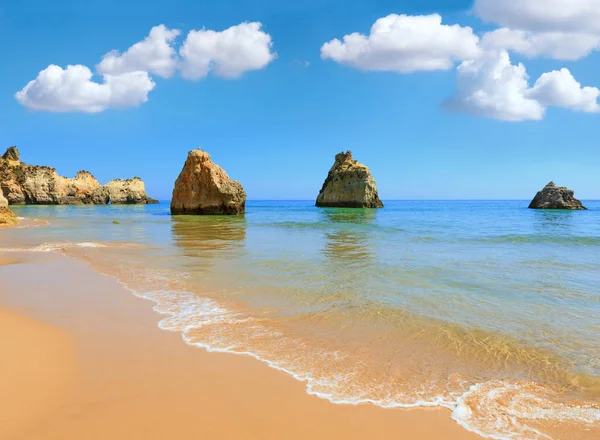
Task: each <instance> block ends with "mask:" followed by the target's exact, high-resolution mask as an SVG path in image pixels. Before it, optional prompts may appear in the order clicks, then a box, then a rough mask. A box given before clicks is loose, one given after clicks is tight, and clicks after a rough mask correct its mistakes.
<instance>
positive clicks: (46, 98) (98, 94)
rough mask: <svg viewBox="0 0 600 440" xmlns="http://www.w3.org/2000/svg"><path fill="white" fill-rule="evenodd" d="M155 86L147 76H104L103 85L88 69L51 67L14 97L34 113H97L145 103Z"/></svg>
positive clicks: (143, 74) (137, 73)
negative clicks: (35, 111) (95, 80)
mask: <svg viewBox="0 0 600 440" xmlns="http://www.w3.org/2000/svg"><path fill="white" fill-rule="evenodd" d="M154 85H155V84H154V82H153V81H152V80H151V79H150V77H149V76H148V73H146V72H130V73H126V74H123V75H105V76H104V82H103V83H101V84H100V83H97V82H94V81H92V72H91V70H90V69H89V68H88V67H86V66H82V65H76V66H68V67H67V68H66V69H62V68H61V67H59V66H55V65H50V66H48V67H47V68H46V69H44V70H42V71H41V72H40V73H39V75H38V76H37V78H36V79H35V80H33V81H30V82H29V84H27V85H26V86H25V87H24V88H23V89H22V90H21V91H19V92H17V93H16V95H15V97H16V99H17V100H18V101H19V102H20V103H21V104H22V105H24V106H25V107H27V108H29V109H32V110H39V111H48V112H77V111H78V112H87V113H97V112H101V111H103V110H106V109H108V108H111V107H116V108H120V107H129V106H135V105H139V104H141V103H143V102H146V101H147V100H148V93H149V92H150V91H151V90H152V89H153V88H154Z"/></svg>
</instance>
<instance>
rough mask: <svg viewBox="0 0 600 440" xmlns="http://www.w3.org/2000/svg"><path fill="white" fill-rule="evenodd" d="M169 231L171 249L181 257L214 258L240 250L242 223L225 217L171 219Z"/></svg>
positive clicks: (244, 222)
mask: <svg viewBox="0 0 600 440" xmlns="http://www.w3.org/2000/svg"><path fill="white" fill-rule="evenodd" d="M171 231H172V239H173V242H174V244H175V246H177V247H178V248H179V249H180V250H181V252H182V254H183V255H184V256H186V257H194V258H215V257H219V256H221V255H220V254H224V253H227V252H232V251H234V250H236V249H237V248H239V247H241V246H243V244H244V240H245V239H246V219H245V218H244V217H228V216H188V217H173V221H172V223H171ZM223 256H225V255H223Z"/></svg>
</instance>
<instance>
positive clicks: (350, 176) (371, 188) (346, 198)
mask: <svg viewBox="0 0 600 440" xmlns="http://www.w3.org/2000/svg"><path fill="white" fill-rule="evenodd" d="M316 205H317V206H319V207H335V208H383V203H382V202H381V200H379V195H378V193H377V185H376V183H375V179H374V178H373V175H372V174H371V171H369V168H367V167H366V166H365V165H363V164H361V163H359V162H358V161H356V160H354V159H353V158H352V152H351V151H347V152H346V153H344V152H342V153H340V154H338V155H336V156H335V163H334V164H333V167H331V169H330V170H329V174H328V175H327V179H325V183H323V188H321V192H320V193H319V196H318V197H317V203H316Z"/></svg>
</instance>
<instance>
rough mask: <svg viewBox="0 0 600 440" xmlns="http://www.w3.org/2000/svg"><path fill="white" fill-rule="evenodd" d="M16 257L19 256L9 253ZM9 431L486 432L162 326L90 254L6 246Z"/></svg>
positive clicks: (2, 333)
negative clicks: (346, 392)
mask: <svg viewBox="0 0 600 440" xmlns="http://www.w3.org/2000/svg"><path fill="white" fill-rule="evenodd" d="M9 263H10V264H9ZM0 307H1V308H2V311H1V312H0V347H1V350H2V353H1V355H0V359H2V361H0V439H2V440H17V439H19V440H22V439H27V440H30V439H43V440H55V439H56V440H58V439H60V440H70V439H77V440H95V439H98V440H100V439H102V440H108V439H110V440H120V439H127V440H137V439H140V440H142V439H143V440H152V439H178V440H181V439H194V440H197V439H261V440H262V439H278V440H281V439H311V440H312V439H338V438H339V439H342V438H343V439H349V440H351V439H380V438H381V439H384V438H385V439H388V438H398V439H407V440H408V439H410V440H420V439H422V440H434V439H435V440H439V439H444V440H469V439H478V438H479V437H477V436H476V435H474V434H471V433H469V432H467V431H465V430H464V429H463V428H461V427H459V426H458V425H456V424H455V423H454V422H453V421H452V420H451V419H450V413H449V411H447V410H444V409H430V410H428V409H416V410H401V409H381V408H377V407H375V406H371V405H360V406H343V405H333V404H331V403H329V402H327V401H325V400H321V399H318V398H316V397H314V396H310V395H308V394H306V392H305V387H304V384H302V383H300V382H297V381H296V380H294V379H292V378H291V377H289V376H288V375H286V374H284V373H281V372H279V371H276V370H273V369H271V368H269V367H268V366H266V365H265V364H263V363H261V362H258V361H256V360H254V359H252V358H249V357H243V356H235V355H230V354H218V353H207V352H205V351H204V350H202V349H198V348H194V347H190V346H188V345H186V344H185V343H184V342H183V341H182V340H181V337H180V335H179V334H176V333H169V332H166V331H162V330H160V329H159V328H158V327H157V322H158V321H159V319H160V316H159V315H158V314H156V313H155V312H154V311H153V310H152V303H150V302H148V301H145V300H141V299H138V298H135V297H134V296H133V295H132V294H131V293H130V292H128V291H126V290H125V289H124V288H122V287H121V286H120V285H119V284H118V283H117V282H116V281H114V280H112V279H110V278H108V277H104V276H102V275H99V274H97V273H95V272H93V271H92V270H91V269H90V268H89V267H88V266H87V265H86V264H85V263H84V262H82V261H75V260H72V259H69V258H67V257H63V256H60V255H53V254H31V253H30V254H24V253H23V254H16V253H11V254H0Z"/></svg>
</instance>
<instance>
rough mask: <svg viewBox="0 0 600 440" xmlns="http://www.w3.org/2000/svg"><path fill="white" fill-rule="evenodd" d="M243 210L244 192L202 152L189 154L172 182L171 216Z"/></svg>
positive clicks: (224, 213)
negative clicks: (173, 182) (173, 183)
mask: <svg viewBox="0 0 600 440" xmlns="http://www.w3.org/2000/svg"><path fill="white" fill-rule="evenodd" d="M245 210H246V192H245V191H244V188H243V187H242V185H241V184H240V182H238V181H232V180H231V179H230V178H229V176H228V175H227V173H226V172H225V170H223V169H222V168H221V167H220V166H218V165H217V164H215V163H214V162H212V161H211V160H210V155H209V154H208V153H207V152H205V151H202V150H201V149H197V150H193V151H190V152H189V153H188V157H187V160H186V161H185V165H184V166H183V170H182V171H181V174H180V175H179V177H178V178H177V180H176V181H175V188H174V189H173V198H172V200H171V214H173V215H237V214H243V213H244V212H245Z"/></svg>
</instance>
